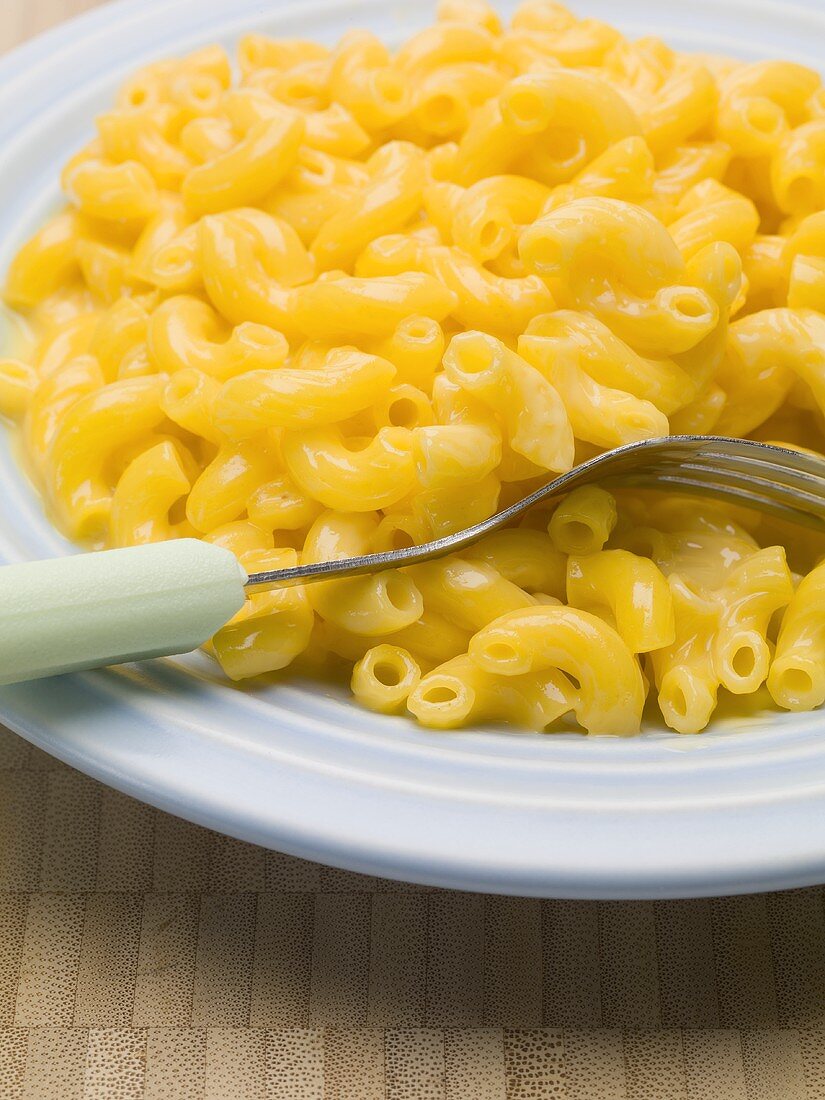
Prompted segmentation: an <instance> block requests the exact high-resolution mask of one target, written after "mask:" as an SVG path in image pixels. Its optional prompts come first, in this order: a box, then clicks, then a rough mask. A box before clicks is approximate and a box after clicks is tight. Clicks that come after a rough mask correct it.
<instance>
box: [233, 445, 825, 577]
mask: <svg viewBox="0 0 825 1100" xmlns="http://www.w3.org/2000/svg"><path fill="white" fill-rule="evenodd" d="M596 484H598V485H603V486H608V487H609V486H611V485H624V486H628V487H635V488H644V489H666V490H671V491H672V492H678V493H688V494H691V495H694V496H709V497H715V498H716V499H718V500H727V501H730V502H731V503H733V504H738V505H740V506H742V507H747V508H753V509H755V510H756V511H759V512H765V513H767V514H768V515H772V516H776V517H777V518H779V519H783V520H787V521H789V522H791V523H795V524H800V525H802V526H806V527H814V528H820V529H822V530H823V531H825V458H817V457H814V456H813V455H810V454H805V453H804V452H801V451H794V450H790V449H789V448H787V447H776V446H773V445H772V444H768V443H756V442H754V441H752V440H748V439H728V438H726V437H725V436H702V435H674V436H669V437H667V438H665V439H647V440H644V441H643V442H641V443H628V444H627V445H626V446H624V447H616V448H615V449H614V450H612V451H605V452H604V454H600V455H598V456H597V457H596V458H591V459H590V460H589V461H587V462H583V463H582V464H581V465H579V466H576V467H575V469H573V470H570V471H569V472H568V473H566V474H562V475H561V476H560V477H557V478H555V479H554V480H553V481H550V482H548V484H547V485H544V486H542V488H541V489H537V490H536V491H535V492H534V493H531V494H530V495H529V496H526V497H524V499H523V500H519V501H517V502H516V503H515V504H512V505H510V507H509V508H505V509H504V510H503V511H501V512H497V513H496V514H495V515H494V516H490V518H489V519H485V520H482V522H481V523H477V524H475V525H474V526H473V527H467V528H465V530H463V531H458V532H456V534H454V535H445V536H444V537H443V538H440V539H433V541H432V542H425V543H422V544H421V545H419V546H410V547H405V548H403V549H401V550H388V551H385V552H384V553H381V554H364V555H363V556H361V557H357V558H343V559H341V560H339V561H330V562H320V563H318V564H313V565H299V566H297V567H295V568H292V569H276V570H273V571H271V572H268V573H254V574H253V575H252V576H250V577H249V578H248V580H247V582H246V583H247V587H248V588H260V587H263V586H267V585H279V586H280V585H293V584H306V583H308V582H310V581H317V580H331V579H332V578H334V577H356V576H359V575H361V574H364V573H377V572H379V571H381V570H384V569H398V568H401V567H403V566H405V565H418V564H419V563H420V562H424V561H430V560H431V559H433V558H440V557H444V556H445V555H446V554H454V553H457V552H458V551H460V550H464V549H465V548H466V547H468V546H472V545H473V543H475V542H478V540H479V539H482V538H484V536H485V535H489V534H491V533H492V532H493V531H498V530H500V529H501V528H502V527H506V526H508V525H509V524H511V523H513V522H514V521H515V520H517V519H519V518H520V517H521V516H523V515H524V514H525V512H529V511H530V509H531V508H535V507H536V505H538V504H546V503H548V502H549V501H552V500H554V499H557V498H560V497H562V496H565V495H566V494H567V493H569V492H571V490H573V489H578V488H580V487H581V486H582V485H596Z"/></svg>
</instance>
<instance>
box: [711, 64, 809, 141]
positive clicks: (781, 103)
mask: <svg viewBox="0 0 825 1100" xmlns="http://www.w3.org/2000/svg"><path fill="white" fill-rule="evenodd" d="M820 84H821V78H820V76H819V74H818V73H816V72H814V70H813V69H808V68H806V67H805V66H804V65H796V64H794V63H792V62H789V61H757V62H754V63H752V64H750V65H739V66H737V67H736V68H735V69H734V70H733V72H732V73H730V74H729V75H728V76H727V77H726V78H725V79H724V80H723V81H722V83H721V95H720V102H719V113H718V117H717V120H716V125H715V128H716V132H717V134H718V135H719V137H720V138H722V140H723V141H727V142H728V143H729V144H730V145H731V147H732V148H733V149H735V150H736V152H737V154H739V155H740V156H745V157H760V156H766V155H770V154H771V153H772V152H773V151H774V150H775V149H776V147H777V144H778V142H779V141H780V139H781V138H782V136H783V135H784V134H785V133H787V130H788V128H789V126H793V125H796V124H797V123H799V122H802V121H803V119H804V116H803V114H802V112H803V111H804V104H805V103H806V101H807V100H809V99H810V97H811V96H812V95H813V94H814V92H815V91H816V90H817V88H818V87H819V86H820Z"/></svg>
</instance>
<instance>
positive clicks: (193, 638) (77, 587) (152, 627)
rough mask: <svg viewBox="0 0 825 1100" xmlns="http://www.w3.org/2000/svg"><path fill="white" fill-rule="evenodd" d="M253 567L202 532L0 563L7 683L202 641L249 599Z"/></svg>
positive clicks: (0, 679)
mask: <svg viewBox="0 0 825 1100" xmlns="http://www.w3.org/2000/svg"><path fill="white" fill-rule="evenodd" d="M245 581H246V574H245V573H244V572H243V570H242V569H241V567H240V566H239V565H238V562H237V560H236V559H235V557H234V555H233V554H231V553H230V552H229V551H228V550H224V549H222V548H221V547H218V546H212V545H211V544H210V543H206V542H200V541H199V540H197V539H180V540H178V541H175V542H165V543H154V544H152V545H149V546H137V547H131V548H129V549H126V550H107V551H103V552H100V553H94V554H77V555H72V556H69V557H64V558H57V559H55V560H53V561H41V562H22V563H20V564H17V565H7V566H5V567H3V568H0V684H15V683H19V682H21V681H23V680H36V679H39V678H40V677H43V676H54V675H57V674H58V673H63V672H75V671H77V670H79V669H85V668H100V667H102V666H104V665H115V664H122V663H123V662H125V661H138V660H144V659H146V658H149V657H166V656H170V655H171V654H175V653H188V652H189V651H190V650H193V649H197V647H198V646H200V645H203V643H204V642H205V641H207V639H208V638H210V637H211V636H212V635H213V634H214V633H215V631H216V630H219V629H220V627H222V626H223V625H224V624H225V623H226V622H228V620H229V619H231V618H232V616H233V615H235V614H236V612H238V611H239V610H240V609H241V607H242V606H243V603H244V598H245V597H244V583H245Z"/></svg>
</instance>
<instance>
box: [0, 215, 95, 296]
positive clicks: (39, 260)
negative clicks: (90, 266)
mask: <svg viewBox="0 0 825 1100" xmlns="http://www.w3.org/2000/svg"><path fill="white" fill-rule="evenodd" d="M79 240H80V227H79V225H78V219H77V215H76V214H75V213H74V211H72V210H65V211H63V212H62V213H60V214H58V215H57V217H55V218H52V219H51V221H49V222H47V223H46V224H45V225H44V226H43V227H42V228H41V229H38V231H37V232H36V233H35V234H34V236H32V237H31V238H30V239H29V240H28V241H27V242H26V243H25V244H24V245H23V247H22V248H21V249H20V250H19V251H18V252H17V254H16V255H15V257H14V259H13V260H12V262H11V265H10V266H9V270H8V272H7V274H6V284H5V286H4V288H3V296H4V297H5V299H6V301H7V302H8V303H9V305H11V306H21V307H25V308H30V307H31V306H36V305H37V304H38V303H39V302H42V301H43V299H44V298H46V297H48V295H49V294H51V293H53V291H55V290H57V288H58V287H59V286H61V285H63V284H64V283H66V282H67V281H69V280H70V279H71V278H72V277H73V276H74V275H75V274H76V273H77V245H78V242H79Z"/></svg>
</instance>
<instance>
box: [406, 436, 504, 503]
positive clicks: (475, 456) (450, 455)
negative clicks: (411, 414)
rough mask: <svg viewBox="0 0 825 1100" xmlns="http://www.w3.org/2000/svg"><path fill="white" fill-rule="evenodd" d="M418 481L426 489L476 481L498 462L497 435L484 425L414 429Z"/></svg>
mask: <svg viewBox="0 0 825 1100" xmlns="http://www.w3.org/2000/svg"><path fill="white" fill-rule="evenodd" d="M413 448H414V454H415V461H416V469H417V472H418V480H419V483H420V484H421V485H422V486H423V487H424V488H427V489H441V488H445V487H447V486H458V485H466V484H467V483H472V482H476V481H480V480H481V479H482V478H484V477H486V476H487V475H488V474H491V473H492V472H493V471H494V470H495V469H497V468H498V466H499V465H500V463H501V435H500V434H499V433H498V432H496V431H495V430H491V429H490V427H489V426H488V425H486V424H483V423H482V424H473V423H466V424H432V425H427V426H424V427H421V428H416V429H415V431H414V439H413Z"/></svg>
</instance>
